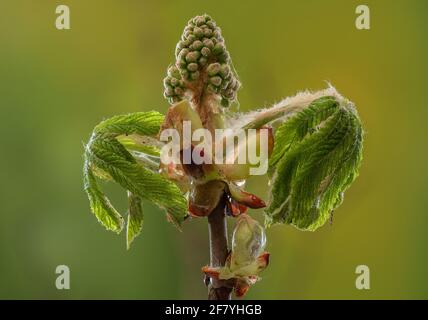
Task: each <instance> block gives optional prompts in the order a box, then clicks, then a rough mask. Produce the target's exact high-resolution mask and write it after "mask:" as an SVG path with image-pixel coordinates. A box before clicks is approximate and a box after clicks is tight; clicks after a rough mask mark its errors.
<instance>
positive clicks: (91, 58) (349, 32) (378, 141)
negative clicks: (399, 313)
mask: <svg viewBox="0 0 428 320" xmlns="http://www.w3.org/2000/svg"><path fill="white" fill-rule="evenodd" d="M58 4H66V5H69V6H70V9H71V30H68V31H59V30H57V29H55V27H54V22H55V18H56V15H55V7H56V6H57V5H58ZM358 4H367V5H369V7H370V9H371V30H369V31H360V30H357V29H356V28H355V18H356V14H355V8H356V6H357V5H358ZM201 13H208V14H210V15H211V16H212V17H213V18H214V19H215V20H216V21H217V23H218V24H219V25H220V26H221V27H222V30H223V35H224V36H225V38H226V44H227V46H228V48H229V51H230V53H231V55H232V57H233V59H234V63H235V66H236V68H237V70H238V72H239V75H240V78H241V80H242V82H243V84H244V87H243V89H242V90H241V91H240V95H239V97H240V103H241V110H250V109H252V108H256V107H260V106H267V105H269V104H272V103H274V102H276V101H278V100H279V99H281V98H282V97H285V96H289V95H293V94H294V93H296V92H298V91H299V90H302V89H306V88H310V89H321V88H324V87H326V83H325V82H324V81H325V80H327V81H331V82H332V83H333V84H334V85H335V86H336V87H337V89H338V90H339V91H340V92H341V93H343V94H344V95H345V96H346V97H348V98H349V99H351V100H353V101H354V102H355V103H356V105H357V107H358V110H359V113H360V116H361V118H362V120H363V121H364V124H365V129H366V140H365V150H364V161H363V165H362V168H361V172H360V177H359V178H358V179H357V180H356V182H355V183H354V184H353V186H352V187H351V188H350V189H349V190H348V192H347V194H346V196H345V201H344V203H343V205H342V206H341V207H340V208H339V209H338V210H337V212H336V213H335V220H334V223H333V226H331V227H330V226H328V225H327V226H324V227H323V228H321V229H320V230H318V231H316V232H314V233H309V232H301V231H298V230H296V229H294V228H292V227H289V226H275V227H272V228H270V229H269V230H268V231H267V235H268V250H269V251H270V252H271V255H272V256H271V257H272V259H271V265H270V266H269V268H268V269H267V270H266V271H265V272H264V273H263V274H262V276H263V280H262V281H260V282H259V283H257V284H256V285H255V286H254V287H253V288H252V289H251V290H250V292H249V294H248V295H247V299H258V298H261V299H300V298H303V299H306V298H310V299H329V298H339V299H350V298H356V299H372V298H380V299H384V298H394V299H395V298H405V299H407V298H418V299H419V298H428V280H427V277H426V273H427V270H428V253H427V249H426V243H427V240H428V235H427V232H426V229H427V227H426V226H427V223H428V216H427V214H426V213H427V209H426V208H427V204H428V196H427V192H428V185H427V181H428V172H427V170H425V169H426V163H427V160H428V159H427V158H428V151H427V148H426V142H425V139H426V137H427V131H426V130H425V128H426V126H427V124H426V118H427V116H428V108H427V106H428V104H427V99H426V93H427V89H428V88H427V71H428V61H427V57H428V45H427V39H428V37H427V36H428V33H427V30H428V2H427V1H425V0H420V1H416V0H414V1H404V0H399V1H386V0H383V1H381V0H377V1H368V0H365V1H363V2H361V1H351V0H349V1H343V0H327V1H319V0H312V1H310V0H306V1H297V0H293V1H268V0H265V1H255V2H254V3H253V2H250V1H240V2H238V1H229V0H226V1H151V2H149V1H136V0H135V1H130V0H129V1H119V0H117V1H112V0H103V1H101V0H98V1H83V0H80V1H72V0H64V1H37V2H36V1H30V0H27V1H23V0H17V1H12V0H7V1H6V0H2V1H1V2H0V115H1V125H0V137H1V138H0V139H1V140H0V141H1V148H2V152H1V156H0V168H1V169H0V176H1V185H0V200H1V201H0V298H25V299H32V298H52V299H75V298H109V299H110V298H119V299H122V298H123V299H124V298H129V299H167V298H171V299H175V298H178V299H185V298H201V299H204V298H205V297H206V288H205V287H204V285H203V282H202V276H201V273H200V267H201V266H203V265H205V264H206V263H207V262H208V234H207V226H206V220H205V219H200V220H193V221H191V222H189V223H186V225H185V226H184V230H183V232H182V233H180V232H178V231H177V230H175V229H174V227H173V226H172V225H170V224H168V223H166V221H165V216H164V214H163V213H162V212H161V211H160V210H158V209H157V208H155V207H153V206H150V205H148V204H147V205H144V207H145V217H146V218H145V225H144V230H143V233H142V235H141V236H140V237H139V238H138V239H137V240H136V242H135V243H134V245H133V248H131V250H130V251H128V252H127V251H126V248H125V236H124V234H122V235H120V236H117V235H115V234H113V233H111V232H107V231H105V230H104V229H103V227H101V226H100V225H99V224H98V223H97V221H96V219H95V217H94V216H93V215H92V214H91V213H90V211H89V207H88V201H87V198H86V195H85V194H84V192H83V189H82V174H81V171H82V153H83V143H84V142H85V141H87V139H88V137H89V134H90V132H91V130H92V128H93V127H94V126H95V125H96V124H97V123H98V122H99V121H100V120H102V119H103V118H106V117H109V116H112V115H115V114H120V113H127V112H134V111H141V110H152V109H155V110H158V111H161V112H165V111H166V110H167V107H168V105H167V103H166V101H165V100H164V99H163V97H162V91H163V88H162V79H163V77H164V74H165V70H166V68H167V66H168V64H169V63H171V62H172V61H173V53H174V48H175V44H176V42H177V41H178V39H179V37H180V35H181V32H182V29H183V27H184V26H185V24H186V22H187V21H188V19H189V18H191V17H192V16H194V15H197V14H201ZM264 182H265V181H263V183H261V182H260V179H257V178H253V179H252V180H250V181H249V190H250V191H252V192H255V193H257V194H259V195H261V196H262V197H263V198H265V199H266V198H267V191H266V188H265V184H264ZM107 190H108V191H109V194H110V195H111V197H112V198H113V200H114V201H115V202H116V203H118V204H119V207H120V208H122V209H124V204H125V199H124V194H123V192H122V191H121V190H120V189H119V188H117V187H115V186H108V187H107ZM254 213H255V215H256V216H257V217H258V218H259V219H260V220H261V219H262V215H261V212H260V211H259V212H254ZM60 264H66V265H68V266H69V267H70V269H71V289H70V290H68V291H67V290H62V291H59V290H57V289H56V287H55V279H56V274H55V268H56V266H57V265H60ZM359 264H365V265H368V266H369V267H370V271H371V289H370V290H362V291H359V290H357V289H356V288H355V278H356V275H355V268H356V266H357V265H359Z"/></svg>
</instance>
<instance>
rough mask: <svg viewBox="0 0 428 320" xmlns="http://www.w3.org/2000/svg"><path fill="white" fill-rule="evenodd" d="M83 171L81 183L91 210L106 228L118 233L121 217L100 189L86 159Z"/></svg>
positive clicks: (121, 224) (121, 222)
mask: <svg viewBox="0 0 428 320" xmlns="http://www.w3.org/2000/svg"><path fill="white" fill-rule="evenodd" d="M85 157H86V156H85ZM83 171H84V174H83V184H84V189H85V191H86V193H87V195H88V198H89V204H90V207H91V211H92V212H93V213H94V214H95V216H96V217H97V219H98V221H99V222H100V223H101V224H102V225H103V226H104V227H106V229H107V230H111V231H114V232H116V233H120V231H122V228H123V218H122V216H121V215H120V214H119V212H117V210H116V209H115V208H114V207H113V206H112V204H111V203H110V200H109V199H108V198H107V197H106V196H105V194H104V193H103V192H102V191H101V190H100V188H99V186H98V184H97V181H96V178H95V176H94V173H93V171H92V169H91V167H90V163H89V161H88V160H85V164H84V168H83Z"/></svg>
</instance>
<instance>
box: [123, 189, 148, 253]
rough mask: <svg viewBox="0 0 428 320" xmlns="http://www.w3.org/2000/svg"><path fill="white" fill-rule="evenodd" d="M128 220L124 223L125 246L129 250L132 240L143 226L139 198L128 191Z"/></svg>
mask: <svg viewBox="0 0 428 320" xmlns="http://www.w3.org/2000/svg"><path fill="white" fill-rule="evenodd" d="M128 201H129V209H128V221H127V225H126V248H127V249H128V250H129V248H130V247H131V243H132V241H134V239H135V238H136V237H137V236H138V235H139V234H140V232H141V229H142V227H143V218H144V216H143V208H142V203H141V198H140V197H139V196H136V195H134V194H133V193H131V192H128Z"/></svg>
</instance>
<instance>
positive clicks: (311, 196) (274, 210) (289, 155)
mask: <svg viewBox="0 0 428 320" xmlns="http://www.w3.org/2000/svg"><path fill="white" fill-rule="evenodd" d="M277 135H278V137H275V140H276V141H275V148H274V158H273V159H274V160H273V164H272V163H271V164H270V165H271V169H272V171H273V178H272V180H273V181H272V192H271V199H270V204H269V207H268V209H267V210H266V214H267V217H266V222H267V224H273V223H287V224H291V225H294V226H296V227H297V228H299V229H303V230H315V229H317V228H318V227H320V226H322V225H323V224H324V223H325V222H326V221H327V220H328V218H329V217H330V215H331V213H332V211H333V210H334V209H335V208H336V207H337V206H338V205H339V204H340V203H341V200H342V198H343V192H344V191H345V190H346V189H347V188H348V187H349V185H350V184H351V183H352V182H353V180H354V179H355V178H356V176H357V175H358V168H359V165H360V162H361V159H362V139H363V131H362V127H361V123H360V120H359V118H358V116H357V114H356V111H355V109H354V108H353V106H352V104H350V103H349V102H348V101H345V100H343V101H338V100H337V98H335V97H323V98H320V99H317V100H315V101H313V103H311V104H310V105H309V106H308V108H306V109H304V110H303V111H301V112H299V113H297V114H296V115H295V116H294V117H292V118H291V119H289V121H288V122H286V123H285V124H283V125H282V126H281V127H280V128H279V129H278V133H277Z"/></svg>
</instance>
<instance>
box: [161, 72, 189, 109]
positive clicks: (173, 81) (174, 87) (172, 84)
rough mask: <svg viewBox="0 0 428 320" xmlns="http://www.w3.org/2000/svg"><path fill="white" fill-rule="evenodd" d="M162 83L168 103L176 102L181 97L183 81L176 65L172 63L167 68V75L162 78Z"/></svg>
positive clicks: (183, 89) (183, 88)
mask: <svg viewBox="0 0 428 320" xmlns="http://www.w3.org/2000/svg"><path fill="white" fill-rule="evenodd" d="M163 85H164V88H165V90H164V93H163V95H164V97H165V98H166V99H167V100H168V101H169V102H170V103H176V102H178V101H181V100H182V99H183V95H184V91H185V87H184V81H183V80H182V78H181V74H180V71H179V70H178V68H177V67H176V66H174V65H173V66H170V67H169V68H168V75H167V76H166V77H165V79H163Z"/></svg>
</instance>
